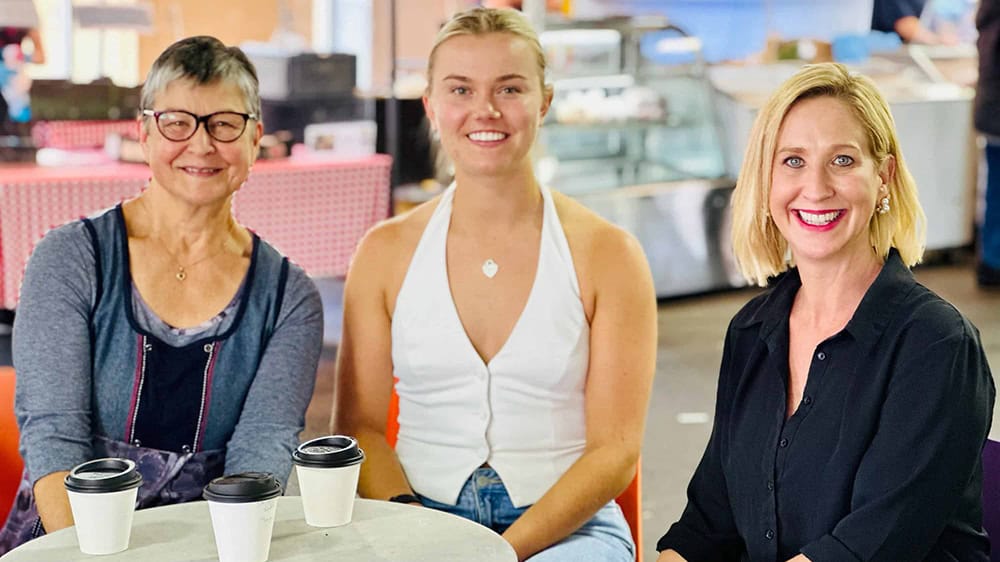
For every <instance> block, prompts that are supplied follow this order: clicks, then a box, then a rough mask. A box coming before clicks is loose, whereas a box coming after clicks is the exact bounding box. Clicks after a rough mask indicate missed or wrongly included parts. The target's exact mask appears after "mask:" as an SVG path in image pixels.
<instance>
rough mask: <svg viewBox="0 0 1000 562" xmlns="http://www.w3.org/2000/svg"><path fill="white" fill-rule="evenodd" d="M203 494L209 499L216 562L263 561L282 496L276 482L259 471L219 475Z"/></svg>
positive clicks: (269, 475) (265, 557)
mask: <svg viewBox="0 0 1000 562" xmlns="http://www.w3.org/2000/svg"><path fill="white" fill-rule="evenodd" d="M202 495H203V497H204V498H205V499H206V500H208V511H209V514H210V515H211V517H212V529H213V530H214V531H215V547H216V548H217V549H218V551H219V562H265V561H266V560H267V557H268V556H269V555H270V552H271V533H272V532H273V530H274V515H275V511H276V510H277V508H278V496H280V495H281V484H280V483H279V482H278V481H277V479H275V478H274V476H273V475H271V474H267V473H262V472H244V473H241V474H232V475H228V476H222V477H219V478H216V479H215V480H212V481H211V482H209V483H208V485H206V486H205V490H204V492H203V494H202Z"/></svg>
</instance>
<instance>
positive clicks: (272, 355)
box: [13, 206, 323, 483]
mask: <svg viewBox="0 0 1000 562" xmlns="http://www.w3.org/2000/svg"><path fill="white" fill-rule="evenodd" d="M131 287H132V282H131V274H130V269H129V256H128V243H127V233H126V231H125V223H124V219H123V217H122V214H121V209H120V206H119V207H115V208H114V209H111V210H108V211H105V212H103V213H102V214H100V215H98V216H96V217H94V218H93V219H85V220H84V221H76V222H73V223H70V224H67V225H64V226H62V227H59V228H57V229H55V230H53V231H51V232H50V233H48V234H47V235H46V236H45V237H44V238H43V239H42V240H41V242H39V244H38V245H37V247H36V248H35V251H34V253H33V254H32V256H31V258H30V260H29V262H28V266H27V268H26V271H25V276H24V281H23V285H22V288H21V297H20V304H19V306H18V312H17V316H16V319H15V324H14V338H13V353H14V366H15V369H16V371H17V389H16V394H15V413H16V414H17V420H18V425H19V426H20V430H21V443H20V448H21V456H22V457H23V458H24V460H25V465H26V467H27V470H28V474H29V475H30V478H31V481H32V483H34V482H35V481H37V480H38V479H39V478H41V477H43V476H45V475H47V474H50V473H52V472H56V471H60V470H68V469H69V468H71V467H73V466H74V465H76V464H78V463H80V462H83V461H85V460H89V459H90V458H91V456H92V452H91V440H92V438H93V436H94V435H100V436H103V437H106V438H109V439H113V440H119V441H125V440H126V432H127V427H128V424H129V420H128V418H129V416H130V412H131V410H130V403H131V401H132V397H133V394H134V391H135V387H136V384H137V381H136V380H135V372H136V362H137V361H139V360H140V357H139V355H140V353H141V352H140V351H139V346H138V345H137V341H141V337H142V336H143V335H146V334H147V331H146V328H145V327H143V326H140V325H137V324H136V323H135V319H134V317H133V314H132V312H133V311H132V309H131V307H132V306H133V301H132V290H131ZM240 301H241V302H240V303H239V305H238V308H237V313H236V314H235V315H234V317H233V318H232V320H231V321H230V322H226V323H225V324H224V325H222V326H221V327H220V330H221V333H217V334H207V335H206V338H205V339H206V341H209V340H211V341H213V342H218V343H216V345H215V347H216V355H217V356H216V358H215V364H214V373H213V376H212V378H211V382H210V390H209V392H208V393H207V394H206V396H207V398H208V401H207V403H206V405H205V409H204V412H205V416H206V423H205V426H204V427H205V429H204V434H203V438H202V447H201V448H202V449H203V450H213V449H223V450H225V452H226V462H225V471H226V473H233V472H241V471H247V470H255V471H265V472H271V473H273V474H275V475H276V476H278V478H279V479H281V480H282V481H283V482H284V481H285V480H286V479H287V477H288V474H289V472H290V471H291V453H292V451H293V450H294V447H295V445H296V444H297V442H298V434H299V432H300V431H301V430H302V428H303V427H304V422H305V410H306V407H307V406H308V404H309V400H310V399H311V397H312V390H313V384H314V381H315V374H316V366H317V363H318V361H319V355H320V351H321V347H322V334H323V310H322V304H321V301H320V298H319V293H318V291H317V290H316V288H315V285H314V284H313V283H312V281H311V280H310V279H309V278H308V277H307V276H306V275H305V273H304V272H303V271H302V270H301V269H300V268H298V267H297V266H294V265H291V266H289V265H288V264H287V261H286V260H285V259H284V258H283V257H282V256H281V255H280V254H279V253H278V252H277V251H276V250H275V249H274V248H272V247H271V246H270V245H269V244H267V243H266V242H263V241H262V240H260V239H259V238H258V237H257V236H256V235H254V248H253V254H252V258H251V263H250V268H249V270H248V272H247V278H246V279H245V280H244V286H243V290H242V295H241V297H240ZM165 343H168V344H169V343H172V342H169V341H168V342H165Z"/></svg>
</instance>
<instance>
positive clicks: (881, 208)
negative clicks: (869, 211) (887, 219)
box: [875, 195, 890, 215]
mask: <svg viewBox="0 0 1000 562" xmlns="http://www.w3.org/2000/svg"><path fill="white" fill-rule="evenodd" d="M889 209H890V207H889V196H888V195H886V196H885V197H883V198H882V199H881V200H879V202H878V206H876V207H875V211H876V212H877V213H878V214H880V215H884V214H886V213H888V212H889Z"/></svg>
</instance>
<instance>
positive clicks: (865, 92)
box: [732, 63, 927, 287]
mask: <svg viewBox="0 0 1000 562" xmlns="http://www.w3.org/2000/svg"><path fill="white" fill-rule="evenodd" d="M821 96H829V97H831V98H835V99H837V100H840V101H841V102H843V103H844V104H845V105H847V107H849V108H850V110H851V111H852V112H853V113H854V116H855V117H856V118H857V120H858V123H859V124H860V125H861V126H862V127H863V128H864V130H865V132H866V133H867V138H868V150H869V155H870V156H871V157H873V158H874V159H875V162H876V164H877V165H878V166H881V165H882V164H883V163H884V162H885V160H886V159H887V158H888V157H890V156H891V157H892V158H894V159H895V161H896V166H895V174H894V175H893V177H892V180H891V181H890V183H889V184H888V185H886V187H887V189H888V193H889V201H890V209H889V212H888V213H886V214H884V215H880V214H878V213H876V212H874V209H872V211H873V213H872V218H871V219H870V221H869V227H868V239H869V241H870V242H871V246H872V249H873V250H874V251H875V253H876V254H877V255H878V256H880V257H881V258H882V259H883V260H884V259H885V258H886V257H887V256H888V255H889V250H890V249H891V248H896V249H897V250H898V251H899V255H900V257H901V258H902V260H903V263H905V264H906V265H907V266H908V267H909V266H913V265H914V264H916V263H919V262H920V260H921V258H922V256H923V253H924V240H925V235H926V222H927V219H926V217H925V216H924V211H923V209H922V208H921V207H920V202H919V201H918V200H917V186H916V182H914V181H913V176H912V175H911V174H910V171H909V170H907V168H906V165H905V163H904V162H903V155H902V153H901V152H900V150H899V141H898V140H897V138H896V127H895V123H894V122H893V119H892V114H891V113H890V112H889V106H888V104H886V102H885V100H884V99H883V98H882V96H881V95H880V94H879V92H878V90H877V89H876V87H875V84H874V83H872V81H871V80H869V79H868V78H866V77H864V76H861V75H858V74H852V73H851V72H849V71H848V70H847V68H846V67H845V66H843V65H841V64H836V63H821V64H811V65H807V66H805V67H803V68H802V70H800V71H799V72H798V73H796V74H795V75H794V76H792V77H791V78H789V79H788V80H787V81H785V83H784V84H782V85H781V87H780V88H778V90H777V91H776V92H775V93H774V94H772V95H771V97H770V98H769V99H768V100H767V103H766V104H765V105H764V107H763V108H762V109H761V110H760V113H758V115H757V119H756V121H755V122H754V125H753V130H752V131H751V133H750V139H749V141H748V142H747V148H746V153H745V154H744V157H743V166H742V168H741V169H740V176H739V179H738V180H737V182H736V190H735V191H734V192H733V200H732V212H733V217H732V219H733V220H732V222H733V230H732V241H733V251H734V253H735V254H736V260H737V262H738V263H739V267H740V270H741V271H742V273H743V276H744V277H746V278H747V280H748V281H750V282H751V283H756V284H758V285H760V286H762V287H763V286H766V285H767V282H768V278H770V277H773V276H775V275H777V274H779V273H781V272H783V271H785V270H787V269H788V268H789V267H791V266H792V265H794V264H793V261H792V257H791V256H790V255H789V251H788V242H787V241H786V240H785V239H784V237H783V236H782V235H781V233H780V232H779V231H778V227H777V226H776V225H775V224H774V220H773V219H772V218H771V215H770V212H769V206H768V199H769V197H770V192H771V174H772V168H773V166H774V155H775V150H777V144H778V131H779V129H780V128H781V124H782V121H783V120H784V118H785V115H787V114H788V111H789V110H790V109H791V108H792V106H794V105H795V104H796V103H798V102H799V101H801V100H804V99H808V98H816V97H821Z"/></svg>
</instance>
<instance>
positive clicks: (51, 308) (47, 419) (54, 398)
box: [13, 221, 97, 484]
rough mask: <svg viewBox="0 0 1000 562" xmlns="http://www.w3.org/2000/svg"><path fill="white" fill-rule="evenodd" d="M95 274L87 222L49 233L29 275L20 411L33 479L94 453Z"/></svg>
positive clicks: (18, 332)
mask: <svg viewBox="0 0 1000 562" xmlns="http://www.w3.org/2000/svg"><path fill="white" fill-rule="evenodd" d="M96 275H97V271H96V259H95V256H94V249H93V245H92V243H91V239H90V235H89V234H88V233H87V230H86V227H85V226H84V225H83V223H82V222H80V221H77V222H73V223H70V224H67V225H64V226H61V227H59V228H57V229H55V230H53V231H51V232H49V233H48V234H47V235H46V236H45V237H44V238H43V239H42V240H41V241H40V242H39V243H38V244H37V245H36V246H35V250H34V252H33V253H32V254H31V258H30V259H29V260H28V265H27V268H26V269H25V272H24V279H23V281H22V285H21V296H20V301H19V303H18V307H17V316H16V317H15V320H14V335H13V355H14V368H15V371H16V372H17V386H16V390H15V396H14V412H15V414H16V415H17V423H18V426H19V427H20V430H21V442H20V449H21V457H22V458H23V459H24V462H25V465H26V467H27V469H28V473H29V474H30V476H31V482H32V484H34V482H36V481H37V480H38V479H39V478H41V477H43V476H45V475H47V474H50V473H52V472H57V471H60V470H69V469H70V468H72V467H73V466H75V465H76V464H79V463H80V462H83V461H85V460H89V459H90V457H91V401H90V395H91V350H90V313H91V308H92V306H93V303H94V301H95V298H96V286H97V282H96Z"/></svg>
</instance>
